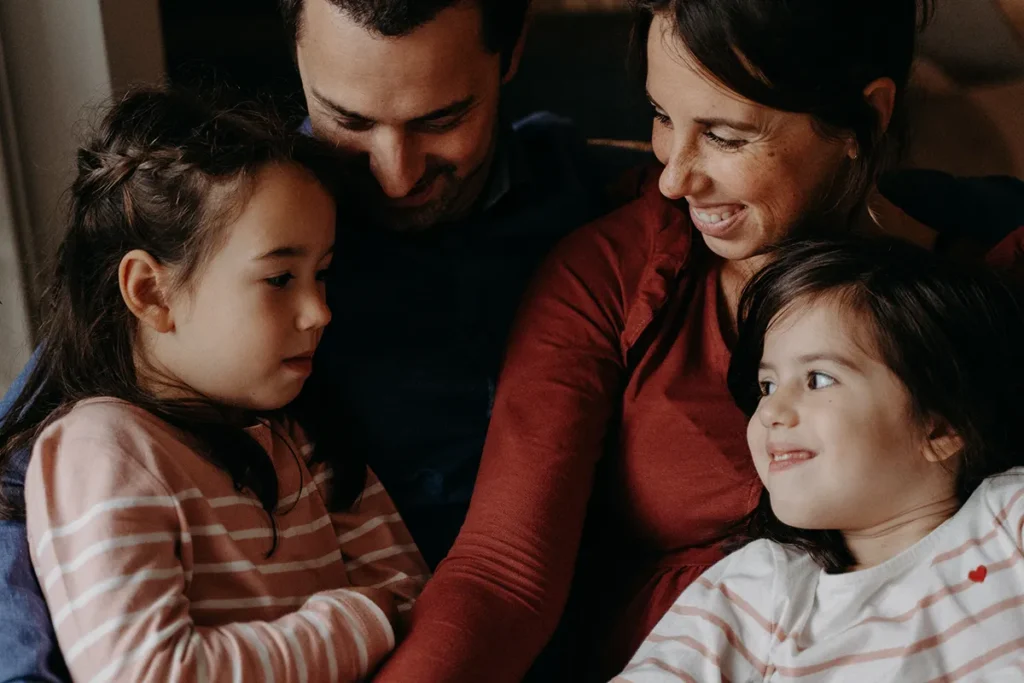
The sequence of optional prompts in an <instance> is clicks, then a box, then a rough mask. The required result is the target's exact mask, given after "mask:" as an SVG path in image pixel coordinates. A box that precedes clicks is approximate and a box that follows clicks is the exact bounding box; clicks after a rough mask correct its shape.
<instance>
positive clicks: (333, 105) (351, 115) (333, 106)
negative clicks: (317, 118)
mask: <svg viewBox="0 0 1024 683" xmlns="http://www.w3.org/2000/svg"><path fill="white" fill-rule="evenodd" d="M312 93H313V97H314V98H315V99H316V101H317V102H319V103H320V104H322V105H323V106H325V107H327V108H328V109H330V110H331V111H333V112H334V113H335V114H337V115H338V116H340V117H342V118H346V119H354V120H356V121H366V122H372V121H373V119H371V118H370V117H368V116H363V115H362V114H360V113H359V112H355V111H351V110H349V109H346V108H345V107H343V106H341V105H340V104H338V103H337V102H332V101H331V100H329V99H327V98H326V97H324V96H323V95H321V94H320V93H318V92H317V91H316V90H313V91H312Z"/></svg>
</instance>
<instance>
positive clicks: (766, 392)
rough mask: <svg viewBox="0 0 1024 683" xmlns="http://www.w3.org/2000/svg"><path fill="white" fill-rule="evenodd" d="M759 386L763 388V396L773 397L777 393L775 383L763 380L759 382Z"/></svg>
mask: <svg viewBox="0 0 1024 683" xmlns="http://www.w3.org/2000/svg"><path fill="white" fill-rule="evenodd" d="M758 386H760V388H761V396H771V395H772V394H773V393H775V382H772V381H771V380H767V379H765V380H761V381H760V382H758Z"/></svg>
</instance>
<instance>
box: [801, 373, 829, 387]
mask: <svg viewBox="0 0 1024 683" xmlns="http://www.w3.org/2000/svg"><path fill="white" fill-rule="evenodd" d="M835 383H836V380H835V378H834V377H830V376H829V375H826V374H825V373H824V372H812V373H810V374H809V375H807V386H808V388H810V389H825V388H826V387H830V386H832V385H833V384H835Z"/></svg>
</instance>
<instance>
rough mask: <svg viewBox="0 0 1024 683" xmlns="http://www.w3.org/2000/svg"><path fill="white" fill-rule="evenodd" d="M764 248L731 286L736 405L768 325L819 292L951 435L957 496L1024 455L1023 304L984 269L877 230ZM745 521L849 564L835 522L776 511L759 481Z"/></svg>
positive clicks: (830, 564)
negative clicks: (958, 442)
mask: <svg viewBox="0 0 1024 683" xmlns="http://www.w3.org/2000/svg"><path fill="white" fill-rule="evenodd" d="M772 258H773V260H772V261H771V262H770V263H769V265H768V266H766V267H765V268H764V269H763V270H762V271H760V272H759V273H758V274H757V275H756V276H755V277H754V278H753V279H752V280H751V281H750V283H748V284H747V286H746V288H745V289H744V291H743V294H742V296H741V297H740V304H739V334H738V339H737V342H736V346H735V349H734V353H733V357H732V362H731V364H730V366H729V390H730V391H731V392H732V395H733V398H734V399H735V401H736V403H737V405H739V407H740V408H741V409H742V410H743V411H744V412H745V413H746V414H747V415H748V416H753V415H754V412H755V411H756V410H757V405H758V402H759V401H760V399H761V391H760V387H759V386H758V368H759V365H760V363H761V355H762V352H763V350H764V340H765V336H766V335H767V333H768V332H769V330H770V329H771V326H772V325H773V324H774V323H775V321H777V320H778V319H779V317H780V316H782V315H784V314H785V313H787V312H788V311H792V310H800V309H801V308H804V307H807V306H812V305H815V304H816V303H818V302H821V301H828V302H830V303H834V304H836V305H839V306H841V307H843V309H844V310H847V311H849V312H850V313H851V314H852V315H853V316H855V317H856V319H858V320H861V321H863V324H864V325H866V326H867V329H866V331H867V332H868V334H870V335H872V337H873V340H874V342H875V344H876V349H877V352H878V354H879V356H880V359H881V360H882V361H883V362H884V363H885V364H886V365H887V366H888V367H889V368H890V369H891V370H892V371H893V373H894V374H895V375H896V376H897V377H898V378H899V380H900V381H901V382H902V383H903V385H904V386H905V387H906V389H907V393H908V394H909V396H910V402H911V408H912V411H913V414H914V416H915V417H916V418H918V419H919V420H920V421H921V422H922V423H923V422H924V421H925V420H926V419H928V418H937V419H940V420H943V421H945V422H946V423H947V424H948V425H949V426H950V428H951V429H952V430H953V431H955V432H956V434H958V435H959V436H960V437H961V438H962V439H963V450H962V452H961V453H960V457H959V463H958V465H957V467H958V471H957V478H956V494H957V497H958V499H959V500H960V501H961V503H963V502H964V501H966V500H967V498H968V497H969V496H970V495H971V493H972V492H973V491H974V490H975V489H976V488H977V486H978V485H979V484H980V483H981V482H982V480H984V479H985V478H986V477H989V476H992V475H995V474H999V473H1002V472H1005V471H1006V470H1008V469H1010V468H1012V467H1016V466H1019V465H1024V449H1022V448H1021V444H1020V434H1019V433H1018V431H1017V430H1018V429H1019V427H1020V425H1021V424H1024V400H1022V398H1021V397H1022V396H1024V362H1022V360H1021V350H1022V349H1024V306H1022V303H1021V299H1020V298H1019V296H1018V295H1019V292H1015V291H1014V290H1012V289H1011V287H1010V285H1008V284H1007V283H1005V282H1003V281H1002V280H1001V279H1000V278H999V276H998V275H997V274H996V273H994V272H992V271H989V270H986V269H983V268H980V267H979V268H971V267H967V266H965V265H963V264H958V263H953V262H951V261H949V260H946V259H944V258H942V257H940V256H937V255H935V254H932V253H931V252H928V251H925V250H923V249H920V248H918V247H915V246H912V245H909V244H905V243H902V242H898V241H895V240H889V239H885V240H880V239H876V240H868V239H853V238H849V239H844V240H839V241H837V240H830V241H803V242H789V243H784V244H781V245H779V246H778V247H776V248H775V250H774V252H773V256H772ZM748 521H749V523H750V525H749V529H748V537H754V538H769V539H771V540H774V541H777V542H779V543H785V544H789V545H793V546H796V547H798V548H800V549H802V550H805V551H806V552H808V553H810V555H811V556H812V557H813V558H814V559H815V560H816V561H817V562H818V563H819V564H820V565H821V566H823V567H824V568H825V569H826V570H828V571H834V572H838V571H842V570H844V569H847V568H849V567H850V566H852V565H853V564H854V561H853V557H852V556H851V554H850V551H849V549H848V548H847V546H846V544H845V542H844V541H843V538H842V535H841V534H840V533H838V532H836V531H816V530H804V529H796V528H793V527H790V526H787V525H785V524H783V523H782V522H781V521H779V520H778V518H776V517H775V515H774V513H773V512H772V508H771V502H770V500H769V496H768V492H767V491H765V492H764V493H763V494H762V496H761V501H760V503H759V505H758V507H757V509H756V510H755V511H754V513H753V514H752V515H751V517H750V519H749V520H748Z"/></svg>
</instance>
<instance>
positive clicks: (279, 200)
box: [120, 165, 335, 411]
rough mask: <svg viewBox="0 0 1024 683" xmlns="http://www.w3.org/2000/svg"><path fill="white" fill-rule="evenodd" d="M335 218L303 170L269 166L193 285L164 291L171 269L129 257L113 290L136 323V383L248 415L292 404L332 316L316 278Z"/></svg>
mask: <svg viewBox="0 0 1024 683" xmlns="http://www.w3.org/2000/svg"><path fill="white" fill-rule="evenodd" d="M334 221H335V208H334V201H333V199H332V198H331V197H330V195H329V194H328V193H327V192H326V190H324V189H323V187H322V186H321V185H320V184H319V183H318V182H317V181H316V179H315V178H313V176H312V175H311V174H310V173H309V172H308V171H306V170H304V169H302V168H300V167H297V166H293V165H275V166H270V167H268V168H266V169H264V170H263V171H262V172H261V173H260V175H259V176H258V178H257V180H256V185H255V187H254V189H253V193H252V196H251V197H250V198H249V201H248V202H247V203H246V205H245V206H244V208H242V209H241V211H240V212H239V213H238V215H237V216H236V217H235V219H234V220H232V221H231V222H230V223H229V224H228V225H227V226H225V227H223V228H222V229H223V230H224V231H225V233H224V235H223V239H222V241H221V243H220V245H219V247H218V248H217V250H216V251H215V252H214V253H213V254H212V256H211V257H210V258H209V260H208V261H207V263H206V264H205V265H204V266H203V267H202V268H201V269H200V271H199V272H197V273H196V274H195V275H194V276H193V280H192V282H190V283H187V284H186V285H185V286H182V287H175V288H172V287H171V285H170V284H169V283H171V282H173V281H174V271H173V270H172V269H170V268H167V267H164V266H161V265H159V264H157V263H156V262H155V261H154V260H153V259H152V258H151V257H150V256H149V255H148V254H146V253H145V252H142V251H138V250H136V251H133V252H131V253H129V254H127V255H126V256H125V257H124V259H123V260H122V263H121V270H120V282H121V290H122V295H123V296H124V298H125V302H126V303H127V304H128V307H129V309H130V310H132V312H133V313H135V315H136V316H137V317H138V318H139V320H140V322H141V323H142V324H141V325H140V351H139V358H138V365H139V369H140V374H141V375H142V376H143V377H144V381H146V382H147V383H148V384H149V385H150V387H151V388H152V389H153V390H154V391H155V393H157V394H158V395H161V396H176V397H180V396H182V395H185V396H192V397H202V398H206V399H211V400H213V401H215V402H217V403H219V404H221V405H224V406H229V407H234V408H238V409H241V410H246V411H256V410H272V409H276V408H280V407H282V406H284V405H286V404H287V403H289V402H290V401H291V400H293V399H294V398H295V397H296V396H297V395H298V394H299V391H300V389H301V388H302V386H303V384H304V383H305V381H306V378H307V377H308V376H309V374H310V372H311V370H312V356H313V352H314V351H315V350H316V347H317V345H318V344H319V342H320V338H321V336H322V334H323V330H324V327H325V326H326V325H327V323H328V322H330V319H331V313H330V311H329V310H328V308H327V303H326V299H325V292H324V282H323V280H324V276H325V275H326V270H327V267H328V266H329V265H330V261H331V256H332V254H333V249H334V231H335V222H334Z"/></svg>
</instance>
